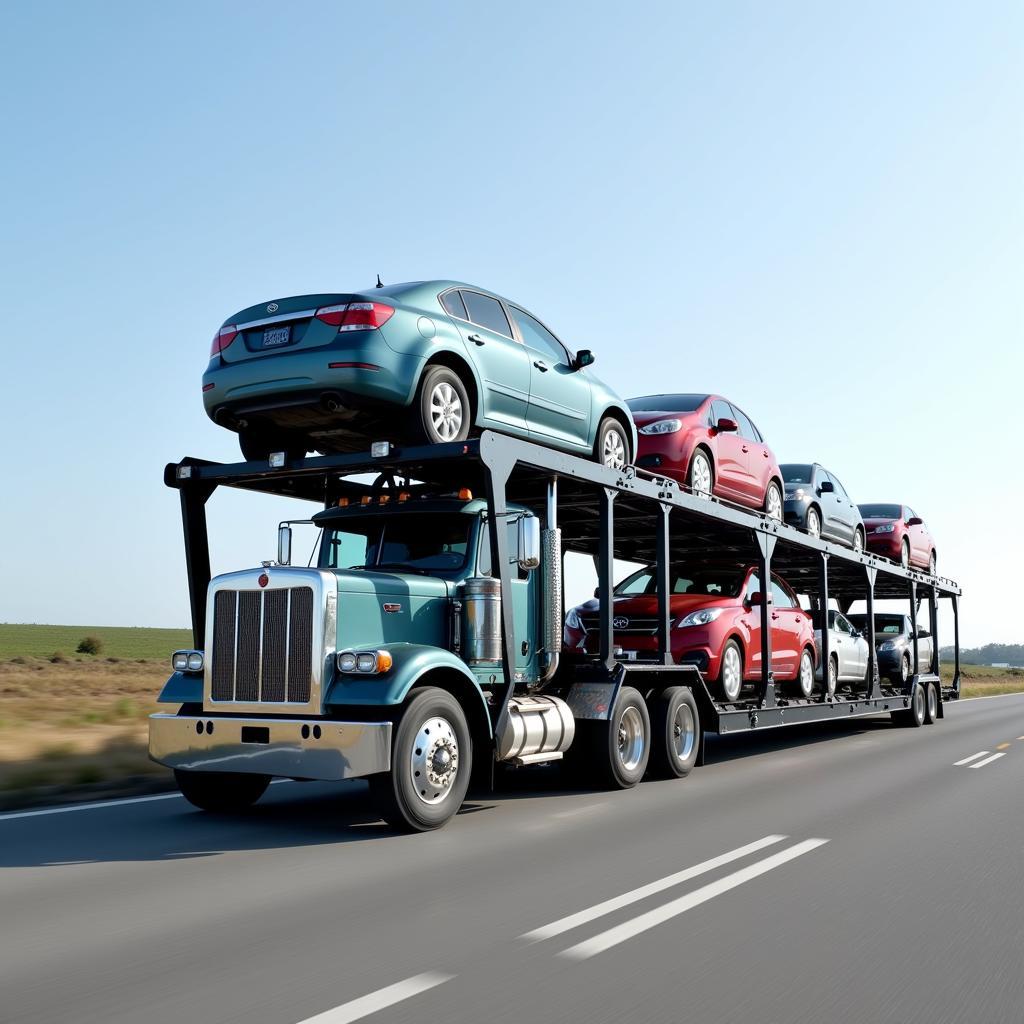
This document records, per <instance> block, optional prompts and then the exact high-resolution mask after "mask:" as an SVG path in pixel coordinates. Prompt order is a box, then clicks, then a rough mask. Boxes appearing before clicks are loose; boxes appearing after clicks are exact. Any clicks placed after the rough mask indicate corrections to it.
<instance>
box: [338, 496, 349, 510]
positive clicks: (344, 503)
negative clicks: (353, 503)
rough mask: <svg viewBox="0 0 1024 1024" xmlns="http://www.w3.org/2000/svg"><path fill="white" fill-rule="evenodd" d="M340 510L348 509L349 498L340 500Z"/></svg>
mask: <svg viewBox="0 0 1024 1024" xmlns="http://www.w3.org/2000/svg"><path fill="white" fill-rule="evenodd" d="M338 508H348V498H339V499H338Z"/></svg>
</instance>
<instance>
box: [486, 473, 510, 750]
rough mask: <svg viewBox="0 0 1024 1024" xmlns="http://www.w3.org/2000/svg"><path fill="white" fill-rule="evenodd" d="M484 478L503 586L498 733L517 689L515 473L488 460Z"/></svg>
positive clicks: (495, 564) (494, 561)
mask: <svg viewBox="0 0 1024 1024" xmlns="http://www.w3.org/2000/svg"><path fill="white" fill-rule="evenodd" d="M486 466H487V472H486V473H485V474H484V478H485V480H486V485H487V513H488V519H489V527H490V539H491V567H492V568H491V571H492V572H493V573H495V574H496V575H497V577H498V581H499V583H500V585H501V627H502V628H501V672H502V678H503V681H504V684H505V692H504V695H503V697H502V699H501V701H500V703H499V704H498V705H497V706H496V707H492V708H491V716H492V718H493V720H494V723H495V729H496V730H498V729H500V728H501V727H502V724H503V722H502V719H503V718H504V717H505V715H507V714H508V702H509V700H511V698H512V692H513V691H514V689H515V685H516V683H515V642H516V638H515V616H514V615H513V609H512V580H511V577H510V576H509V573H510V565H511V558H510V553H509V543H508V502H507V499H506V497H505V487H506V485H507V484H508V478H509V476H510V475H511V473H512V463H511V462H509V461H507V460H498V459H494V460H489V461H488V462H487V463H486Z"/></svg>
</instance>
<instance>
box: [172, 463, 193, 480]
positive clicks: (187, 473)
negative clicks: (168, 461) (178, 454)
mask: <svg viewBox="0 0 1024 1024" xmlns="http://www.w3.org/2000/svg"><path fill="white" fill-rule="evenodd" d="M174 475H175V476H176V477H177V478H178V479H179V480H189V479H191V477H192V467H191V466H178V468H177V469H176V470H175V471H174Z"/></svg>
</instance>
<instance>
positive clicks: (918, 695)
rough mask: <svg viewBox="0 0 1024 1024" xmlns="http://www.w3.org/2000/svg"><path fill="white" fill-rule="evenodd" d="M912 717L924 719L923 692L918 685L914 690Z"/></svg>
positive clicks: (919, 719)
mask: <svg viewBox="0 0 1024 1024" xmlns="http://www.w3.org/2000/svg"><path fill="white" fill-rule="evenodd" d="M914 717H915V718H916V719H917V720H918V721H923V720H924V694H923V693H922V692H921V687H920V686H919V687H918V688H917V689H916V690H915V691H914Z"/></svg>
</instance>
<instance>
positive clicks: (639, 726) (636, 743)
mask: <svg viewBox="0 0 1024 1024" xmlns="http://www.w3.org/2000/svg"><path fill="white" fill-rule="evenodd" d="M644 746H645V738H644V721H643V719H642V718H641V717H640V712H639V711H638V710H637V709H636V708H635V707H633V706H632V705H630V706H629V707H627V708H626V710H625V711H623V712H622V716H621V717H620V718H619V729H618V754H619V763H620V764H621V765H622V767H623V768H624V769H625V770H626V771H627V772H631V771H634V770H635V769H636V767H637V765H639V764H640V762H641V760H642V759H643V756H644Z"/></svg>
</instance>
